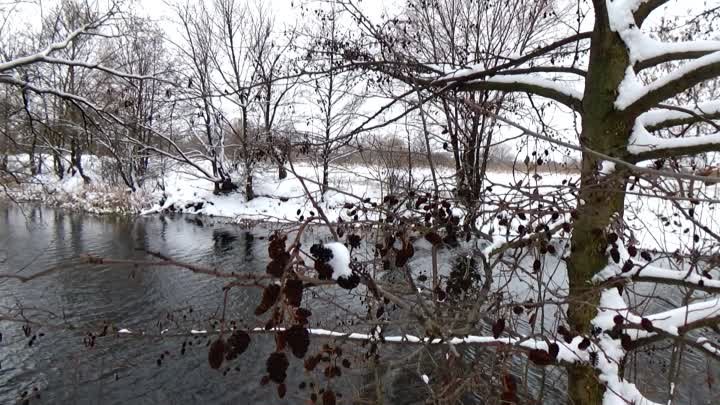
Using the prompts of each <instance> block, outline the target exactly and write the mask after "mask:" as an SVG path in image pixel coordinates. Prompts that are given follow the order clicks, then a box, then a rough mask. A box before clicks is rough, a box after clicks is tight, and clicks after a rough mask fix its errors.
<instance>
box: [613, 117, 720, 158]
mask: <svg viewBox="0 0 720 405" xmlns="http://www.w3.org/2000/svg"><path fill="white" fill-rule="evenodd" d="M651 118H652V117H651ZM627 150H628V152H630V153H631V154H633V155H636V157H637V158H638V160H648V159H656V158H659V157H669V156H680V155H686V154H693V153H701V152H706V151H713V150H720V133H715V134H711V135H701V136H694V137H682V138H661V137H659V136H656V135H653V134H651V133H650V132H649V131H648V130H647V129H646V127H645V123H644V119H643V118H642V117H638V118H637V119H636V120H635V126H634V127H633V131H632V134H631V135H630V139H629V142H628V147H627Z"/></svg>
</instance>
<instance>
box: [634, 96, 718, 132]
mask: <svg viewBox="0 0 720 405" xmlns="http://www.w3.org/2000/svg"><path fill="white" fill-rule="evenodd" d="M659 107H660V109H657V110H652V111H648V112H645V113H642V114H641V115H640V117H639V119H640V120H642V123H643V125H644V126H645V128H646V129H647V130H648V131H650V132H652V131H657V130H659V129H665V128H670V127H674V126H677V125H689V124H694V123H699V122H702V121H703V120H712V119H717V118H720V100H713V101H708V102H704V103H698V104H697V105H695V106H693V107H677V106H659Z"/></svg>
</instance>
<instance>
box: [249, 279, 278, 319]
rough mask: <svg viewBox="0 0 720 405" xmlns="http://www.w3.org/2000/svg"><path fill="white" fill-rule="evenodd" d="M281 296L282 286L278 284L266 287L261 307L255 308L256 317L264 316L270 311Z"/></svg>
mask: <svg viewBox="0 0 720 405" xmlns="http://www.w3.org/2000/svg"><path fill="white" fill-rule="evenodd" d="M279 296H280V286H279V285H277V284H270V285H269V286H267V287H265V289H264V290H263V294H262V300H261V301H260V305H258V306H257V308H255V315H256V316H258V315H262V314H264V313H265V312H267V310H268V309H270V308H272V306H273V305H275V303H276V302H277V300H278V297H279Z"/></svg>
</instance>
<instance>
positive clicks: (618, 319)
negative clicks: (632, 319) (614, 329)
mask: <svg viewBox="0 0 720 405" xmlns="http://www.w3.org/2000/svg"><path fill="white" fill-rule="evenodd" d="M613 322H614V323H615V325H622V324H623V322H625V318H623V316H622V315H620V314H618V315H615V316H614V317H613Z"/></svg>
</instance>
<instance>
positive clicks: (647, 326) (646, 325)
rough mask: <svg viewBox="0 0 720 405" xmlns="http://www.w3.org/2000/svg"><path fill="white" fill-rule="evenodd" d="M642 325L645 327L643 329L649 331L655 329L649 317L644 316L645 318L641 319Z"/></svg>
mask: <svg viewBox="0 0 720 405" xmlns="http://www.w3.org/2000/svg"><path fill="white" fill-rule="evenodd" d="M640 325H641V326H642V327H643V329H645V330H646V331H648V332H652V331H653V324H652V321H650V320H649V319H647V318H643V319H642V320H641V321H640Z"/></svg>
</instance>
